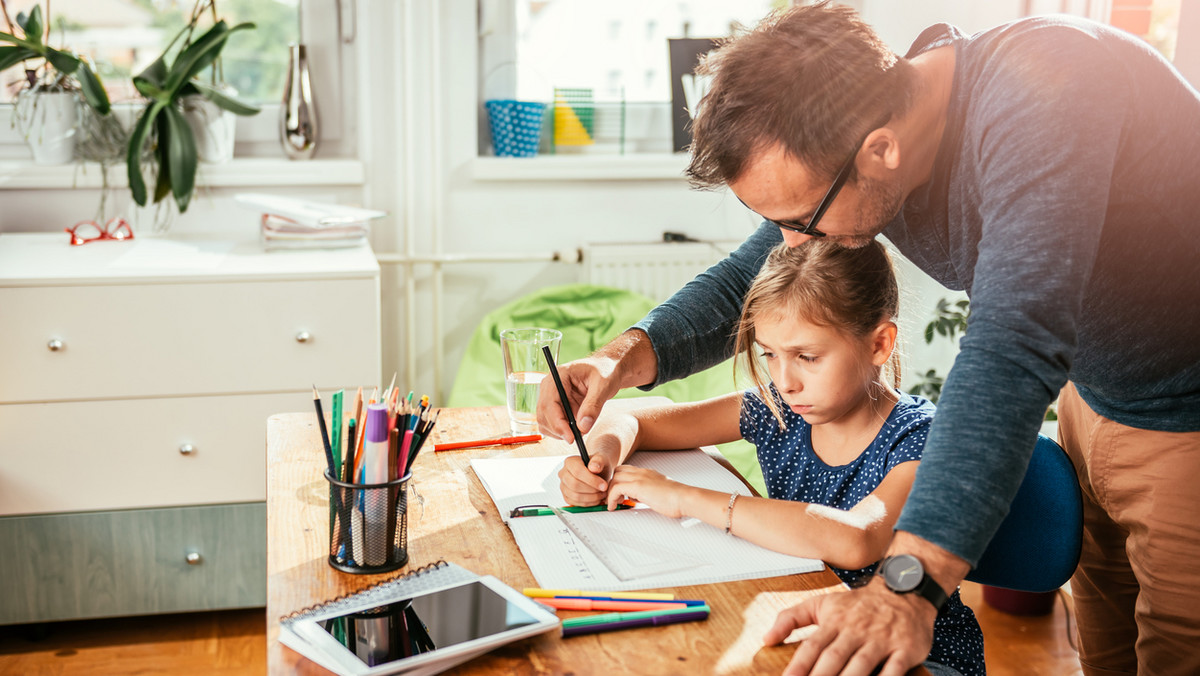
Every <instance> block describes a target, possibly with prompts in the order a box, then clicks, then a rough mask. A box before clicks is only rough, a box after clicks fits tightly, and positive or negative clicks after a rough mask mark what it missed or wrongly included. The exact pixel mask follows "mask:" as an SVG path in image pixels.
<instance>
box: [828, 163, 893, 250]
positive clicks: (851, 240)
mask: <svg viewBox="0 0 1200 676" xmlns="http://www.w3.org/2000/svg"><path fill="white" fill-rule="evenodd" d="M857 183H858V185H857V188H858V214H857V218H856V220H855V223H854V234H852V235H829V240H830V241H832V242H834V243H835V244H838V245H839V246H844V247H846V248H847V249H861V248H863V247H864V246H866V245H868V244H870V243H871V240H873V239H875V236H876V235H878V234H879V233H881V232H883V229H884V228H886V227H887V225H888V223H891V222H892V219H893V218H895V217H896V214H898V213H900V207H901V206H903V204H904V196H903V194H902V193H901V191H900V189H899V188H897V187H894V186H891V185H888V184H886V183H883V182H880V181H875V180H872V179H869V178H866V177H864V176H859V177H858V181H857Z"/></svg>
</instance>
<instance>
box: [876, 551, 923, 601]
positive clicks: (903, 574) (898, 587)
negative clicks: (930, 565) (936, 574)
mask: <svg viewBox="0 0 1200 676" xmlns="http://www.w3.org/2000/svg"><path fill="white" fill-rule="evenodd" d="M924 577H925V569H924V568H923V567H922V566H921V562H920V561H918V560H917V557H915V556H911V555H909V554H900V555H899V556H892V557H889V558H888V560H887V561H886V565H885V567H884V569H883V579H884V581H885V582H887V585H888V586H889V587H891V588H892V589H893V590H894V591H898V592H909V591H912V590H914V589H916V588H917V585H919V584H921V579H922V578H924Z"/></svg>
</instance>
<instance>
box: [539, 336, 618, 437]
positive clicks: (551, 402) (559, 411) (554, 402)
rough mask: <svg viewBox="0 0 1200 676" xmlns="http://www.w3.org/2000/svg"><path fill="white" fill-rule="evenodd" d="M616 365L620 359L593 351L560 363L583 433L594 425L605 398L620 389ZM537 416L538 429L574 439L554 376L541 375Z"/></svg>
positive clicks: (607, 398) (563, 382)
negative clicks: (580, 357)
mask: <svg viewBox="0 0 1200 676" xmlns="http://www.w3.org/2000/svg"><path fill="white" fill-rule="evenodd" d="M616 366H617V362H616V361H614V360H613V359H609V358H608V357H599V356H596V355H593V356H591V357H585V358H583V359H578V360H576V361H573V362H570V363H568V364H563V365H561V366H559V367H558V375H559V377H560V378H562V384H563V390H565V391H566V393H567V399H568V403H569V404H570V406H571V410H572V411H573V412H574V413H575V422H576V424H578V425H579V432H580V433H581V434H587V432H588V430H590V429H592V425H594V424H595V423H596V418H597V417H598V416H599V415H600V409H601V408H603V407H604V402H606V401H608V400H609V399H612V398H613V396H614V395H616V393H617V392H618V391H619V390H620V389H621V387H620V383H619V382H617V378H616V377H615V375H614V371H615V369H616ZM537 417H538V431H539V432H541V433H542V434H544V435H546V436H550V437H557V438H559V439H562V440H563V441H566V442H568V443H570V442H573V441H575V435H574V434H572V433H571V426H570V425H568V424H567V415H566V413H565V412H564V411H563V408H562V403H560V401H559V398H558V387H557V386H555V384H554V379H553V378H543V379H542V385H541V389H539V390H538V404H537Z"/></svg>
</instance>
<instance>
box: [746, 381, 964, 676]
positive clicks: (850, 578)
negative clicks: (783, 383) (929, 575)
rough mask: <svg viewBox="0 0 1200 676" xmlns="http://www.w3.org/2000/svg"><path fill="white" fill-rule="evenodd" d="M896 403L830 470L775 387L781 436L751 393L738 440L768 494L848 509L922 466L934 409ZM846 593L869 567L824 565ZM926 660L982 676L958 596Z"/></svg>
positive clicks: (915, 400) (920, 402) (905, 400)
mask: <svg viewBox="0 0 1200 676" xmlns="http://www.w3.org/2000/svg"><path fill="white" fill-rule="evenodd" d="M897 394H898V395H899V397H900V401H898V402H897V403H896V406H895V407H894V408H893V409H892V412H891V414H890V415H889V416H888V419H887V422H885V423H884V425H883V429H881V430H880V431H879V435H878V436H877V437H876V438H875V440H874V441H873V442H871V445H870V446H869V447H868V448H867V449H866V450H865V451H863V453H862V455H859V456H858V458H856V459H855V460H854V461H852V462H850V463H848V464H845V465H841V466H838V467H832V466H830V465H827V464H825V462H824V461H823V460H821V458H819V457H818V456H817V454H816V452H814V451H813V447H812V426H811V425H809V424H808V423H806V422H804V418H802V417H800V415H798V414H796V413H793V412H792V411H791V410H790V409H789V408H788V407H787V404H784V403H783V400H782V399H780V398H779V393H778V392H777V391H776V390H775V386H774V385H772V386H771V396H773V397H775V398H776V400H777V401H778V402H779V405H780V408H781V409H782V411H783V418H784V421H785V422H786V423H787V430H786V431H784V430H781V429H780V428H779V423H778V422H777V421H776V420H775V417H774V416H773V415H772V414H771V411H770V409H768V408H767V406H766V404H765V403H763V401H762V399H761V398H760V396H759V393H758V391H757V390H750V391H748V392H747V393H746V396H745V397H744V398H743V403H742V413H741V430H742V436H743V437H744V438H745V439H746V440H748V441H750V442H751V443H753V444H754V445H755V446H756V447H757V448H758V462H759V464H760V465H761V466H762V472H763V479H765V481H766V484H767V495H768V496H769V497H772V498H777V499H782V500H796V501H799V502H807V503H816V504H821V505H828V506H830V507H836V508H838V509H850V508H851V507H853V506H855V505H857V504H858V503H859V501H861V500H862V499H863V498H865V497H866V496H868V495H870V494H871V492H872V491H874V490H875V489H876V488H878V487H879V484H880V483H881V482H882V481H883V478H884V477H885V476H887V474H888V472H890V471H891V470H892V468H893V467H895V466H896V465H899V464H900V463H902V462H908V461H910V460H920V459H921V452H922V450H924V448H925V436H926V434H928V432H929V424H930V423H931V422H932V421H933V412H934V406H933V404H932V403H930V402H929V401H928V400H926V399H923V398H921V397H914V396H912V395H909V394H906V393H903V392H899V391H898V392H897ZM830 568H831V569H832V570H833V572H834V573H836V574H837V576H838V577H839V578H841V579H842V581H843V582H845V583H846V584H847V585H849V586H850V587H856V586H861V585H863V584H866V582H867V581H868V580H870V579H871V576H872V575H873V574H874V572H875V565H874V564H872V565H870V566H868V567H866V568H863V569H861V570H842V569H839V568H834V567H833V566H830ZM928 659H929V660H930V661H933V662H937V663H939V664H942V665H945V666H948V667H951V668H953V669H956V670H958V671H959V672H960V673H962V674H963V675H964V676H973V675H975V674H984V673H986V670H985V668H984V663H983V632H982V631H981V630H980V629H979V623H978V622H976V620H975V613H973V612H972V611H971V609H970V608H968V607H966V606H965V605H963V602H962V599H961V598H959V594H958V591H955V592H954V594H953V595H952V596H951V597H950V601H949V602H947V603H946V606H945V607H944V608H943V609H942V612H941V613H939V614H938V617H937V620H936V621H935V622H934V625H933V649H932V650H931V651H930V653H929V658H928Z"/></svg>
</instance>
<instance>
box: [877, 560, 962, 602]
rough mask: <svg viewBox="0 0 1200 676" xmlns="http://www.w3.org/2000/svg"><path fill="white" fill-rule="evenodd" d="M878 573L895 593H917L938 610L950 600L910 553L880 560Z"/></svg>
mask: <svg viewBox="0 0 1200 676" xmlns="http://www.w3.org/2000/svg"><path fill="white" fill-rule="evenodd" d="M879 574H880V575H881V576H883V582H884V584H886V585H887V588H888V589H891V590H892V591H894V592H896V593H897V594H910V593H915V594H918V595H920V596H921V597H922V598H924V599H925V600H926V601H929V602H930V603H932V604H933V607H934V609H936V610H937V611H938V612H941V610H942V606H944V605H946V601H948V600H950V599H949V597H948V596H946V592H945V591H943V590H942V586H941V585H939V584H938V583H937V582H936V581H934V579H933V578H932V577H929V575H927V574H926V573H925V567H924V566H922V565H921V562H920V561H918V560H917V557H915V556H913V555H912V554H898V555H896V556H889V557H887V558H886V559H884V560H883V561H880V562H879Z"/></svg>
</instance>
